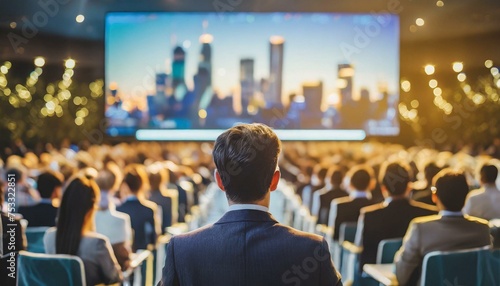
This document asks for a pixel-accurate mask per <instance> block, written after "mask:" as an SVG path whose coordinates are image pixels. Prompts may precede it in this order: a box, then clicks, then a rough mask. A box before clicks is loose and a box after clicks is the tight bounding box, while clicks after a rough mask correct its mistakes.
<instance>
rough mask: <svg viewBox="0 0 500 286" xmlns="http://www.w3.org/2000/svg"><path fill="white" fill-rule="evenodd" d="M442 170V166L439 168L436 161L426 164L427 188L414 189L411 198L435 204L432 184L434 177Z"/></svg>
mask: <svg viewBox="0 0 500 286" xmlns="http://www.w3.org/2000/svg"><path fill="white" fill-rule="evenodd" d="M439 171H441V168H439V167H438V166H437V165H436V164H435V163H434V162H430V163H428V164H427V165H425V168H424V176H425V183H426V185H425V188H423V189H421V190H413V192H412V194H411V198H412V199H413V200H415V201H418V202H422V203H426V204H429V205H435V203H434V202H433V201H432V191H431V186H432V178H434V176H435V175H436V174H437V173H439Z"/></svg>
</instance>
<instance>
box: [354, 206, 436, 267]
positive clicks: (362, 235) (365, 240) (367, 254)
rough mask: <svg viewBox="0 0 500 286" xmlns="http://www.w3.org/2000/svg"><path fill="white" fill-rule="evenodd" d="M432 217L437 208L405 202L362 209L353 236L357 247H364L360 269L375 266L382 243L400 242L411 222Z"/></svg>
mask: <svg viewBox="0 0 500 286" xmlns="http://www.w3.org/2000/svg"><path fill="white" fill-rule="evenodd" d="M434 214H437V208H436V207H434V206H429V205H426V204H423V203H420V202H415V201H410V200H407V199H398V200H393V201H391V202H390V203H389V204H384V203H382V204H376V205H372V206H368V207H365V208H362V209H361V213H360V216H359V220H358V229H357V232H356V244H357V245H360V246H361V245H362V246H363V252H362V253H361V255H360V258H359V260H360V263H359V264H360V267H362V266H363V265H364V264H365V263H372V264H373V263H375V260H376V258H377V248H378V244H379V243H380V241H381V240H383V239H390V238H402V237H403V236H404V235H405V233H406V230H407V229H408V225H409V224H410V222H411V220H412V219H414V218H416V217H421V216H429V215H434ZM361 269H362V268H360V270H361Z"/></svg>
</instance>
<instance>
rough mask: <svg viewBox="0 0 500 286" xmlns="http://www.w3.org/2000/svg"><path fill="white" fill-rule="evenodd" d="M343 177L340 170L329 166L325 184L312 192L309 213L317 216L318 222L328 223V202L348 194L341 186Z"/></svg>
mask: <svg viewBox="0 0 500 286" xmlns="http://www.w3.org/2000/svg"><path fill="white" fill-rule="evenodd" d="M343 179H344V175H343V174H342V171H341V170H340V169H339V168H338V167H336V166H334V167H331V168H330V169H328V172H327V175H326V178H325V183H326V186H325V187H324V188H323V189H320V190H318V191H317V192H315V193H314V195H313V207H312V211H311V214H312V215H314V216H316V217H317V218H318V222H317V223H318V224H325V225H328V214H329V213H330V204H331V202H332V201H333V200H334V199H338V198H342V197H347V196H349V194H348V193H347V192H346V191H345V190H344V189H343V188H342V180H343Z"/></svg>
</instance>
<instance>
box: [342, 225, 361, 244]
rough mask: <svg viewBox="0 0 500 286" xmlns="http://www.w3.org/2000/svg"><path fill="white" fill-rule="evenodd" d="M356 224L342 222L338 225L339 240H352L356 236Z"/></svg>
mask: <svg viewBox="0 0 500 286" xmlns="http://www.w3.org/2000/svg"><path fill="white" fill-rule="evenodd" d="M357 227H358V224H357V223H356V222H344V223H342V224H341V225H340V231H339V242H340V243H342V242H344V241H349V242H354V239H355V237H356V229H357Z"/></svg>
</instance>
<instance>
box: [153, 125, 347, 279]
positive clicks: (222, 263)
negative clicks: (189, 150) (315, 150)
mask: <svg viewBox="0 0 500 286" xmlns="http://www.w3.org/2000/svg"><path fill="white" fill-rule="evenodd" d="M280 149H281V144H280V141H279V139H278V137H277V136H276V134H275V133H274V132H273V131H272V130H271V129H270V128H269V127H267V126H265V125H262V124H244V125H238V126H235V127H233V128H231V129H229V130H227V131H225V132H224V133H223V134H221V135H220V136H219V137H218V138H217V140H216V143H215V146H214V150H213V156H214V161H215V165H216V166H217V169H216V172H215V178H216V182H217V184H218V186H219V187H220V189H221V190H222V191H224V192H225V193H226V197H227V200H228V203H229V211H228V212H226V214H224V216H223V217H222V218H221V219H220V220H219V221H218V222H216V223H215V224H213V225H208V226H206V227H204V228H201V229H198V230H196V231H193V232H190V233H187V234H181V235H177V236H174V237H173V238H172V240H171V241H170V243H169V244H168V248H167V258H166V262H165V267H164V268H163V277H162V281H161V283H160V285H238V284H242V283H243V284H248V285H282V284H284V283H295V284H301V285H342V283H341V282H340V275H339V274H338V273H337V272H336V270H335V268H334V266H333V264H332V262H331V258H330V253H329V250H328V245H327V243H326V241H325V239H324V238H322V237H320V236H317V235H314V234H309V233H304V232H301V231H298V230H295V229H292V228H289V227H287V226H284V225H281V224H279V223H278V222H277V221H276V220H275V219H274V218H273V217H272V216H271V214H270V213H269V212H268V207H269V200H270V192H271V191H274V190H275V189H276V187H277V185H278V181H279V178H280V172H279V170H278V168H277V167H278V166H277V161H278V154H279V153H280ZM234 166H238V168H237V169H234ZM236 170H237V171H236ZM308 260H312V261H314V263H315V265H317V267H314V268H313V269H311V268H308V269H310V271H308V272H307V274H306V273H304V272H302V271H300V265H303V264H304V261H308ZM297 265H299V266H297ZM297 269H299V270H297Z"/></svg>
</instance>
